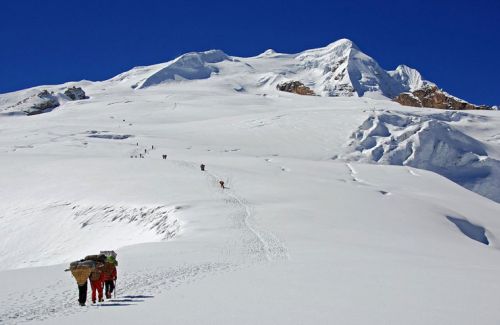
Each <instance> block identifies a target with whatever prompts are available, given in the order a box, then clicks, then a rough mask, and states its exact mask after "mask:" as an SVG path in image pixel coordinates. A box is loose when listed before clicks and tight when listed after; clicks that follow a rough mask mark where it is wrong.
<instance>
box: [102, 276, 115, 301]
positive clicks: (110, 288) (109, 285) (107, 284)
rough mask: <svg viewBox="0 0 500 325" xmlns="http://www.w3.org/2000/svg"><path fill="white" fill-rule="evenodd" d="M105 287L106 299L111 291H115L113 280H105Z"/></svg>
mask: <svg viewBox="0 0 500 325" xmlns="http://www.w3.org/2000/svg"><path fill="white" fill-rule="evenodd" d="M104 285H105V287H106V297H108V298H109V297H111V294H112V293H113V290H115V282H114V281H113V280H107V281H105V282H104Z"/></svg>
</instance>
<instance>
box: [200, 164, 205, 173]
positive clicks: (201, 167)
mask: <svg viewBox="0 0 500 325" xmlns="http://www.w3.org/2000/svg"><path fill="white" fill-rule="evenodd" d="M200 169H201V171H202V172H204V171H205V165H204V164H201V165H200Z"/></svg>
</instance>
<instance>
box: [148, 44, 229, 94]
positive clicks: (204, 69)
mask: <svg viewBox="0 0 500 325" xmlns="http://www.w3.org/2000/svg"><path fill="white" fill-rule="evenodd" d="M228 59H229V57H228V56H227V55H226V54H225V53H224V52H222V51H220V50H211V51H206V52H193V53H187V54H184V55H182V56H180V57H178V58H177V59H175V60H174V61H172V63H170V64H168V65H167V66H166V67H165V68H163V69H161V70H159V71H157V72H155V73H154V74H152V75H151V76H149V77H148V78H147V79H146V80H144V81H143V82H142V83H141V84H140V85H139V86H138V88H147V87H150V86H154V85H157V84H160V83H163V82H166V81H170V80H183V79H186V80H195V79H207V78H209V77H210V76H211V75H212V73H217V72H219V68H218V67H217V66H215V65H213V63H219V62H221V61H224V60H228Z"/></svg>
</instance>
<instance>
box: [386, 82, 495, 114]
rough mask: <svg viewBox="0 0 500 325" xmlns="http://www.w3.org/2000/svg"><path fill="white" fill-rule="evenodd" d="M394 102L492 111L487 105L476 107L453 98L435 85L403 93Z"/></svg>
mask: <svg viewBox="0 0 500 325" xmlns="http://www.w3.org/2000/svg"><path fill="white" fill-rule="evenodd" d="M393 100H394V101H396V102H398V103H400V104H401V105H404V106H415V107H430V108H440V109H453V110H465V109H481V110H485V109H492V108H491V107H489V106H486V105H474V104H471V103H468V102H466V101H464V100H461V99H459V98H456V97H453V96H451V95H449V94H448V93H446V92H444V91H442V90H441V89H439V88H438V87H437V86H435V85H427V86H424V87H422V88H420V89H417V90H415V91H413V92H406V93H401V94H399V95H398V96H396V97H395V98H394V99H393Z"/></svg>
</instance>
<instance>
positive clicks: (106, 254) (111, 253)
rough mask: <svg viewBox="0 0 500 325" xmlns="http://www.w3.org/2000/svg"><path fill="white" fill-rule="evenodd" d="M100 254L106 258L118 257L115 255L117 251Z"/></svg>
mask: <svg viewBox="0 0 500 325" xmlns="http://www.w3.org/2000/svg"><path fill="white" fill-rule="evenodd" d="M99 254H101V255H104V256H106V257H109V256H113V257H114V258H116V255H118V254H116V253H115V251H101V252H100V253H99Z"/></svg>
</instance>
